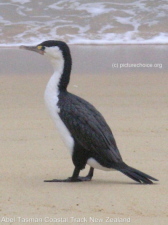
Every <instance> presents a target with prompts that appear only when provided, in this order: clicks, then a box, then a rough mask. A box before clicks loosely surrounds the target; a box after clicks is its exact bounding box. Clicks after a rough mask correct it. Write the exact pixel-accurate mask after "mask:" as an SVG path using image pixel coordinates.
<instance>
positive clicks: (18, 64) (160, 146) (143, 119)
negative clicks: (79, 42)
mask: <svg viewBox="0 0 168 225" xmlns="http://www.w3.org/2000/svg"><path fill="white" fill-rule="evenodd" d="M167 50H168V47H167V46H152V45H151V46H106V47H105V46H104V47H103V46H100V47H98V46H93V47H89V46H71V51H72V56H73V62H74V64H73V72H72V76H71V82H70V85H69V89H68V90H69V91H70V92H73V93H75V94H77V95H79V96H81V97H82V98H84V99H86V100H88V101H89V102H91V103H92V104H93V105H94V106H96V108H97V109H98V110H99V111H100V112H101V113H102V114H103V115H104V117H105V119H106V121H107V122H108V124H109V126H110V127H111V129H112V131H113V134H114V136H115V139H116V141H117V143H118V147H119V149H120V152H121V154H122V156H123V159H124V161H125V162H126V163H127V164H129V165H130V166H132V167H135V168H137V169H139V170H141V171H143V172H145V173H147V174H149V175H151V176H154V177H156V178H157V179H159V182H156V184H154V185H139V184H137V183H135V182H134V181H132V180H131V179H129V178H128V177H126V176H124V175H123V174H121V173H119V172H103V171H99V170H96V171H95V174H94V177H93V180H92V181H91V182H84V183H45V182H43V180H45V179H53V178H60V179H61V178H67V177H69V176H71V174H72V171H73V164H72V161H71V158H70V156H69V153H68V151H67V149H66V147H65V146H64V144H63V142H62V140H61V138H60V136H59V134H58V133H57V131H56V128H55V126H54V124H53V122H52V120H51V119H50V117H49V115H48V113H47V110H46V108H45V105H44V100H43V93H44V89H45V86H46V83H47V81H48V79H49V77H50V75H51V74H52V71H53V70H52V67H51V65H50V63H49V62H48V60H47V59H46V58H45V57H42V56H40V55H37V54H35V53H32V52H26V51H23V50H18V49H14V48H11V49H5V48H1V49H0V53H1V60H0V85H1V86H0V127H1V133H0V139H1V145H0V161H1V172H0V177H1V185H0V224H114V223H119V224H127V223H128V224H133V225H140V224H148V225H154V224H160V225H166V224H167V223H168V205H167V202H168V194H167V193H168V179H167V174H168V165H167V158H168V151H167V139H168V138H167V137H168V136H167V135H168V127H167V116H168V95H167V84H168V74H167V71H168V66H167V55H166V54H167V53H166V52H167ZM121 64H122V65H121ZM131 64H136V66H133V65H131ZM138 64H139V65H138ZM143 64H145V66H144V65H143ZM149 64H150V65H151V66H149ZM156 64H157V66H156ZM88 169H89V167H86V169H85V170H84V171H82V173H81V174H82V175H85V174H87V172H88ZM107 218H109V220H108V221H107ZM122 221H123V223H122Z"/></svg>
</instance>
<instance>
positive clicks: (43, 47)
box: [37, 45, 45, 51]
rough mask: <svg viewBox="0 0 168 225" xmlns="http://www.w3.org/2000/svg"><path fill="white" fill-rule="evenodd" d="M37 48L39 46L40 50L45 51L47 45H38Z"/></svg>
mask: <svg viewBox="0 0 168 225" xmlns="http://www.w3.org/2000/svg"><path fill="white" fill-rule="evenodd" d="M37 48H38V49H39V50H43V51H44V49H45V46H42V45H38V46H37Z"/></svg>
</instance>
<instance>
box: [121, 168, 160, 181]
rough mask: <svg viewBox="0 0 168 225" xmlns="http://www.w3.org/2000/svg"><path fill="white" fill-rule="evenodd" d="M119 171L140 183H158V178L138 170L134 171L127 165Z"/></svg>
mask: <svg viewBox="0 0 168 225" xmlns="http://www.w3.org/2000/svg"><path fill="white" fill-rule="evenodd" d="M119 171H120V172H122V173H124V174H125V175H126V176H128V177H129V178H131V179H133V180H135V181H137V182H139V183H144V184H153V182H152V180H153V181H158V180H157V179H156V178H154V177H151V176H149V175H148V174H146V173H143V172H141V171H139V170H137V169H134V168H132V167H130V166H128V165H126V164H125V166H124V167H123V168H120V169H119Z"/></svg>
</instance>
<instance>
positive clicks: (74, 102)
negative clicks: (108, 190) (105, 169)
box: [58, 93, 122, 163]
mask: <svg viewBox="0 0 168 225" xmlns="http://www.w3.org/2000/svg"><path fill="white" fill-rule="evenodd" d="M59 99H60V101H59V103H58V106H59V107H60V117H61V119H62V120H63V122H64V123H65V125H66V127H67V128H68V130H69V131H70V133H71V134H72V137H74V139H75V140H76V141H77V142H78V143H79V144H80V145H82V146H83V148H85V149H86V150H88V151H94V152H95V153H97V154H98V155H99V156H100V157H102V158H105V159H107V160H108V161H111V162H116V163H117V162H122V158H121V155H120V153H119V150H118V148H117V145H116V142H115V139H114V137H113V134H112V132H111V130H110V128H109V126H108V125H107V123H106V121H105V119H104V118H103V116H102V115H101V114H100V113H99V112H98V111H97V110H96V109H95V107H94V106H93V105H91V104H90V103H88V102H87V101H85V100H84V99H82V98H80V97H78V96H76V95H73V94H70V93H62V94H60V96H59Z"/></svg>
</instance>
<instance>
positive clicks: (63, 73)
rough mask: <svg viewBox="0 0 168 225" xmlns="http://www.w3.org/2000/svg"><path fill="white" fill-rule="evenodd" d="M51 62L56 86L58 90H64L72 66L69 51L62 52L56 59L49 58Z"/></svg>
mask: <svg viewBox="0 0 168 225" xmlns="http://www.w3.org/2000/svg"><path fill="white" fill-rule="evenodd" d="M51 63H52V65H53V67H54V70H55V71H54V74H53V76H54V77H55V79H54V80H55V86H56V88H57V89H58V91H66V90H67V86H68V84H69V81H70V74H71V67H72V60H71V55H70V52H68V53H67V52H66V54H65V53H63V54H61V56H60V57H58V58H56V59H51ZM52 79H53V78H52Z"/></svg>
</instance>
